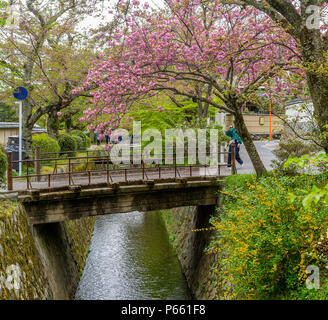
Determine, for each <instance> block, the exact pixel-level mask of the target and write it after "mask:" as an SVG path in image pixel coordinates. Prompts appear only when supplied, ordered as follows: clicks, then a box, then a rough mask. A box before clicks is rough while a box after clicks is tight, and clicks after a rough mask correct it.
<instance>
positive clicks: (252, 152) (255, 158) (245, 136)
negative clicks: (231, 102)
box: [234, 111, 267, 177]
mask: <svg viewBox="0 0 328 320" xmlns="http://www.w3.org/2000/svg"><path fill="white" fill-rule="evenodd" d="M234 116H235V126H236V130H237V133H238V134H239V135H240V137H241V139H242V140H243V143H244V144H245V147H246V150H247V152H248V155H249V157H250V159H251V161H252V164H253V167H254V169H255V172H256V174H257V176H258V177H259V176H262V175H263V174H265V173H266V172H267V171H266V169H265V166H264V164H263V162H262V160H261V158H260V156H259V154H258V152H257V150H256V147H255V145H254V142H253V140H252V137H251V135H250V133H249V131H248V129H247V127H246V124H245V121H244V117H243V115H242V113H241V111H237V112H235V113H234Z"/></svg>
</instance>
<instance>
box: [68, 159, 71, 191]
mask: <svg viewBox="0 0 328 320" xmlns="http://www.w3.org/2000/svg"><path fill="white" fill-rule="evenodd" d="M68 185H69V186H70V185H71V158H68Z"/></svg>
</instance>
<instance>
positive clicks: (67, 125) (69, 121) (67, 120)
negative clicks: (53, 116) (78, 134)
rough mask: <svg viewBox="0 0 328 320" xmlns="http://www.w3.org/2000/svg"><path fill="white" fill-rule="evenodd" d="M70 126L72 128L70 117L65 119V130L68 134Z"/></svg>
mask: <svg viewBox="0 0 328 320" xmlns="http://www.w3.org/2000/svg"><path fill="white" fill-rule="evenodd" d="M71 128H72V120H71V119H70V118H69V119H66V120H65V131H66V133H67V134H68V135H70V134H71Z"/></svg>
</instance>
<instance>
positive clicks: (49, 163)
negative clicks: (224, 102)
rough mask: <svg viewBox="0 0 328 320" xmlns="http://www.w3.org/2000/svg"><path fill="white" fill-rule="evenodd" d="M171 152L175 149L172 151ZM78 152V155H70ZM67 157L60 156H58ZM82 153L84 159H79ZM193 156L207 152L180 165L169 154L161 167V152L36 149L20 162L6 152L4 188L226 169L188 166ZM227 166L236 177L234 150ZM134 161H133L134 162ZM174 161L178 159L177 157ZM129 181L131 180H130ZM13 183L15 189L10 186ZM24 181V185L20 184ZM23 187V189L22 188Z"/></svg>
mask: <svg viewBox="0 0 328 320" xmlns="http://www.w3.org/2000/svg"><path fill="white" fill-rule="evenodd" d="M174 150H176V151H177V150H178V149H177V148H174ZM76 153H78V154H79V155H78V156H70V155H72V154H76ZM64 154H65V155H66V156H67V155H68V157H64V158H63V157H61V156H62V155H64ZM80 154H86V156H80ZM190 155H193V156H195V157H196V159H197V156H198V157H199V156H201V155H203V156H208V152H202V153H201V152H197V154H189V155H188V152H185V153H184V158H183V163H177V162H178V161H177V156H176V154H175V155H173V159H172V160H173V161H172V163H170V164H167V163H165V164H162V160H163V159H165V153H158V154H156V157H155V156H154V155H150V156H145V155H142V154H141V155H140V157H133V152H131V153H130V156H129V157H125V158H124V156H122V154H121V155H117V157H116V158H115V156H114V157H113V154H110V152H109V151H108V150H87V151H72V152H70V151H67V152H66V151H65V152H57V153H51V152H48V153H41V152H40V149H39V147H37V149H36V152H35V158H34V159H25V160H22V161H19V160H16V161H13V160H12V154H11V153H7V160H8V171H7V185H8V191H11V190H16V189H33V185H32V183H33V184H34V186H35V187H38V188H50V187H51V186H52V185H59V184H65V185H68V186H71V185H74V184H75V181H74V178H78V179H79V184H89V185H90V184H92V183H96V182H99V181H103V182H106V183H114V182H121V181H125V182H127V181H131V180H137V179H142V180H145V181H146V180H153V179H163V178H165V177H167V176H169V177H172V178H182V177H196V176H220V175H221V168H222V167H227V166H228V164H227V163H220V161H217V163H216V164H215V165H214V166H213V165H211V164H200V163H199V162H198V163H197V162H196V163H195V164H188V161H186V160H187V159H186V158H187V157H186V156H190ZM221 155H229V152H218V159H220V157H221ZM231 159H232V161H231V166H232V174H236V173H237V170H236V165H235V148H232V152H231ZM135 160H137V161H135ZM178 160H181V158H179V159H178ZM20 162H21V163H22V167H23V166H24V167H25V168H24V174H23V175H21V176H18V175H16V176H14V175H13V170H12V168H13V164H19V163H20ZM42 167H47V169H48V170H51V171H48V172H47V173H42ZM131 178H133V179H131ZM14 181H15V182H19V183H17V186H16V185H14ZM24 181H25V182H24ZM24 184H25V187H24Z"/></svg>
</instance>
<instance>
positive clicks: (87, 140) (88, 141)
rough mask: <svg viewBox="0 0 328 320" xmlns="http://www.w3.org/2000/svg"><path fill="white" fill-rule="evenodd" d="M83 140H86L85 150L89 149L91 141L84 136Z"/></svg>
mask: <svg viewBox="0 0 328 320" xmlns="http://www.w3.org/2000/svg"><path fill="white" fill-rule="evenodd" d="M85 140H86V144H87V149H89V148H90V147H91V139H90V138H89V137H88V136H86V139H85Z"/></svg>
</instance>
